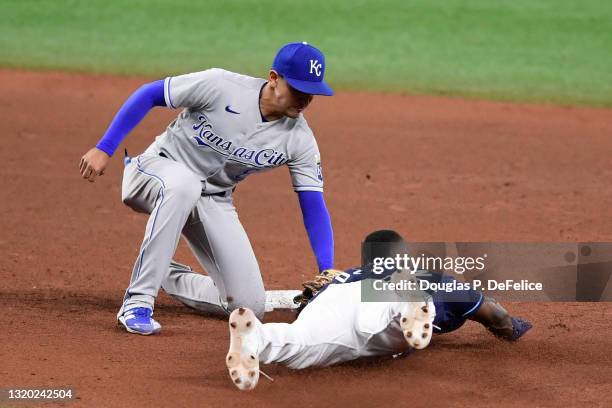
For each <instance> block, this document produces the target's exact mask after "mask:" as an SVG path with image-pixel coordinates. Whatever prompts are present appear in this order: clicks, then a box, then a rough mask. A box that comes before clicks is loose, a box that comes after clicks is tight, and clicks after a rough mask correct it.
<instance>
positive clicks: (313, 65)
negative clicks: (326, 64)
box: [310, 60, 323, 76]
mask: <svg viewBox="0 0 612 408" xmlns="http://www.w3.org/2000/svg"><path fill="white" fill-rule="evenodd" d="M322 66H323V65H322V64H320V63H319V60H310V73H311V74H312V71H314V73H315V75H316V76H321V67H322Z"/></svg>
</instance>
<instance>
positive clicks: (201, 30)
mask: <svg viewBox="0 0 612 408" xmlns="http://www.w3.org/2000/svg"><path fill="white" fill-rule="evenodd" d="M0 10H1V11H0V66H4V67H18V68H33V69H53V70H71V71H91V72H110V73H120V74H146V75H151V76H160V77H162V76H166V75H167V74H170V73H182V72H189V71H194V70H201V69H205V68H207V67H211V66H218V67H224V68H228V69H231V70H235V71H240V72H245V73H249V74H253V75H264V74H265V73H266V72H267V69H268V68H269V65H270V61H271V59H272V57H273V55H274V53H275V51H276V49H277V48H278V47H279V46H280V45H281V44H283V43H284V42H288V41H301V40H307V41H309V42H311V43H313V44H315V45H317V46H319V47H320V48H321V49H322V50H323V51H324V52H325V53H326V56H327V62H328V71H327V74H328V80H329V82H330V83H331V84H332V85H333V86H335V87H337V88H342V89H363V90H383V91H393V92H404V91H408V92H417V93H433V94H447V95H463V96H469V97H484V98H492V99H507V100H528V101H545V102H554V103H568V104H590V105H598V106H612V2H611V1H603V0H583V1H575V0H514V1H502V0H499V1H496V0H469V1H468V0H463V1H459V0H440V1H437V0H418V1H416V0H405V1H400V0H397V1H373V2H367V1H359V0H356V1H335V0H309V1H303V2H297V1H286V0H274V1H270V0H252V1H219V0H217V1H197V0H167V1H161V0H150V1H144V0H135V1H116V0H104V1H102V0H89V1H87V0H82V1H68V0H47V1H27V0H0Z"/></svg>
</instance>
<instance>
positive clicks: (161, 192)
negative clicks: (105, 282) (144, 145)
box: [123, 156, 166, 305]
mask: <svg viewBox="0 0 612 408" xmlns="http://www.w3.org/2000/svg"><path fill="white" fill-rule="evenodd" d="M136 171H138V172H139V173H142V174H144V175H146V176H149V177H152V178H154V179H155V180H157V181H159V182H160V183H161V185H162V187H161V189H160V190H159V193H158V194H157V198H156V199H155V203H156V204H157V200H159V206H158V207H157V211H156V212H155V217H154V218H153V225H152V226H151V232H150V233H149V236H148V237H147V239H146V240H145V242H147V243H149V242H150V241H151V237H152V236H153V232H154V231H155V224H156V222H157V215H158V214H159V210H160V208H161V206H162V204H163V202H164V189H165V188H166V184H165V183H164V181H163V180H162V179H161V178H160V177H159V176H156V175H154V174H152V173H147V172H146V171H144V170H143V169H142V168H141V163H140V156H138V160H137V161H136ZM143 247H145V245H144V244H143ZM144 255H145V249H144V248H143V250H142V251H141V252H140V254H139V255H138V258H139V261H138V270H137V271H136V277H135V279H134V280H136V279H138V277H139V276H140V271H141V269H142V260H143V259H144ZM130 296H131V295H130V289H129V287H128V289H127V290H126V296H125V299H124V300H123V304H124V305H125V301H126V300H128V299H129V297H130Z"/></svg>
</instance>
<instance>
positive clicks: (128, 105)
mask: <svg viewBox="0 0 612 408" xmlns="http://www.w3.org/2000/svg"><path fill="white" fill-rule="evenodd" d="M154 106H166V101H165V100H164V80H163V79H160V80H159V81H155V82H150V83H148V84H144V85H143V86H141V87H140V88H138V90H136V92H134V93H133V94H132V95H131V96H130V97H129V98H128V99H127V101H125V103H124V104H123V106H122V107H121V109H119V112H117V114H116V115H115V118H114V119H113V121H112V122H111V124H110V126H109V127H108V129H107V130H106V133H105V134H104V136H102V139H100V141H99V142H98V144H97V145H96V147H97V148H98V149H100V150H102V151H103V152H105V153H106V154H108V155H109V156H112V155H113V153H115V150H117V147H119V145H120V144H121V142H122V141H123V139H125V137H126V136H127V135H128V133H130V131H132V129H134V128H135V127H136V125H137V124H139V123H140V121H141V120H142V119H143V118H144V117H145V116H146V115H147V113H149V111H150V110H151V109H152V108H153V107H154Z"/></svg>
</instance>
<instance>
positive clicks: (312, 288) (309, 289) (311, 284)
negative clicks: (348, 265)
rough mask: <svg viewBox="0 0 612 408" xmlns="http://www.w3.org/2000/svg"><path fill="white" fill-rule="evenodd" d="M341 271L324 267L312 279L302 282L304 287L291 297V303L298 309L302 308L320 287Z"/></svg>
mask: <svg viewBox="0 0 612 408" xmlns="http://www.w3.org/2000/svg"><path fill="white" fill-rule="evenodd" d="M341 273H343V272H342V271H339V270H337V269H326V270H324V271H323V272H321V273H319V274H318V275H317V276H315V277H314V278H313V279H312V280H309V281H306V282H304V283H302V286H303V287H304V289H303V290H302V293H300V294H299V295H297V296H296V297H294V298H293V303H295V304H297V305H298V308H299V309H301V308H303V307H304V306H306V305H307V304H308V302H310V301H311V300H312V299H313V298H314V297H315V296H316V295H317V293H319V292H320V291H321V289H323V287H324V286H327V285H328V284H329V283H330V282H331V281H332V279H334V277H335V276H337V275H339V274H341Z"/></svg>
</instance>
